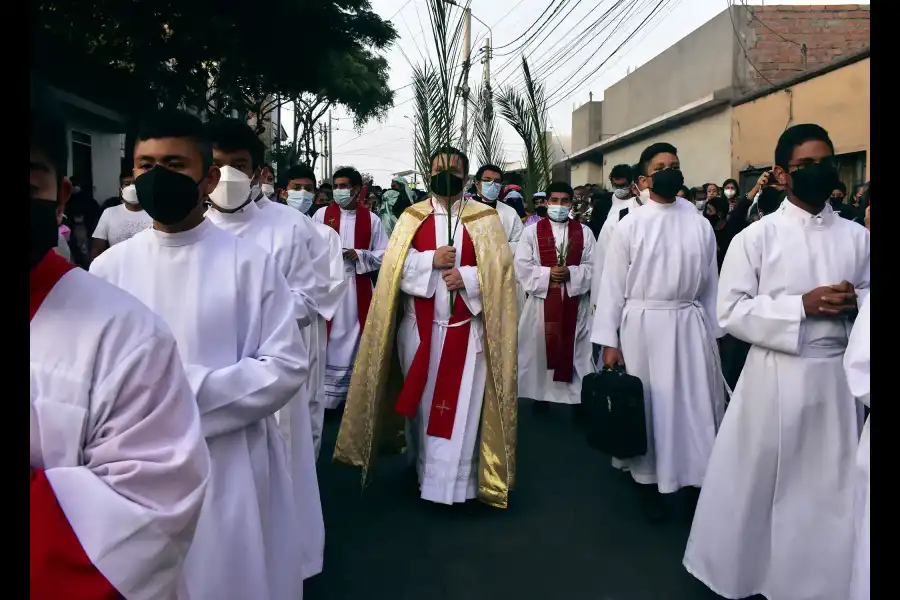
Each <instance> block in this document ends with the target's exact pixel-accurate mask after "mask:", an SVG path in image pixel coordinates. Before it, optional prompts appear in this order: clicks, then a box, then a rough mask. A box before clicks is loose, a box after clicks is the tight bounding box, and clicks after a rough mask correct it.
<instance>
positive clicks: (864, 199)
mask: <svg viewBox="0 0 900 600" xmlns="http://www.w3.org/2000/svg"><path fill="white" fill-rule="evenodd" d="M870 183H871V182H870V181H867V182H866V183H865V184H863V193H862V196H860V197H859V207H860V208H861V209H863V210H865V208H866V207H867V206H869V198H870V197H871V196H872V193H871V191H870V185H869V184H870Z"/></svg>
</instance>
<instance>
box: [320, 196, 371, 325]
mask: <svg viewBox="0 0 900 600" xmlns="http://www.w3.org/2000/svg"><path fill="white" fill-rule="evenodd" d="M371 214H372V213H371V211H369V209H368V208H366V207H365V206H363V205H362V203H361V202H360V201H359V200H357V201H356V227H355V228H354V230H353V248H354V249H355V250H369V246H371V244H372V217H371V216H370V215H371ZM325 224H326V225H328V226H329V227H331V228H332V229H334V230H335V231H337V233H338V235H340V234H341V207H340V206H338V205H337V203H335V202H332V203H331V204H329V205H328V206H327V207H326V208H325ZM371 303H372V277H371V273H364V274H362V275H360V274H357V275H356V312H357V314H358V315H359V331H360V333H362V330H363V327H365V325H366V317H367V316H368V315H369V305H370V304H371ZM326 326H327V330H328V336H329V337H330V336H331V321H328V322H327V325H326Z"/></svg>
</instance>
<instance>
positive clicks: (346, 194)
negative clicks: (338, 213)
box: [334, 190, 353, 208]
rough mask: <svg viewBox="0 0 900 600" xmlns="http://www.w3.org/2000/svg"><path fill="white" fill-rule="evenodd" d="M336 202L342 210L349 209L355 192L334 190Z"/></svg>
mask: <svg viewBox="0 0 900 600" xmlns="http://www.w3.org/2000/svg"><path fill="white" fill-rule="evenodd" d="M334 201H335V202H337V205H338V206H340V207H341V208H347V207H348V206H350V203H351V202H353V192H351V191H350V190H334Z"/></svg>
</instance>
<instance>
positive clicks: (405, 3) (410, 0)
mask: <svg viewBox="0 0 900 600" xmlns="http://www.w3.org/2000/svg"><path fill="white" fill-rule="evenodd" d="M410 2H412V0H406V2H404V3H403V6H401V7H400V8H399V10H397V12H395V13H394V14H393V15H391V17H390V18H389V19H388V21H393V20H394V17H396V16H397V15H399V14H400V13H401V12H403V9H404V8H406V6H407V5H408V4H409V3H410Z"/></svg>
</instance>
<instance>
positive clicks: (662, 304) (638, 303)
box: [625, 298, 733, 398]
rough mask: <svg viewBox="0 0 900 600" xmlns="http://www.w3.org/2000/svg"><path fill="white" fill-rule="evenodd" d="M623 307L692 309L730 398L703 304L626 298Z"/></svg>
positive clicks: (729, 391)
mask: <svg viewBox="0 0 900 600" xmlns="http://www.w3.org/2000/svg"><path fill="white" fill-rule="evenodd" d="M625 307H626V308H628V307H630V308H637V309H639V310H685V309H688V308H692V309H694V312H695V313H697V314H698V315H699V316H700V320H701V321H702V322H703V326H704V327H705V328H706V333H707V338H708V339H709V342H710V350H712V353H713V358H714V359H715V361H716V369H717V370H718V372H719V377H720V378H721V379H722V383H723V384H725V391H726V392H728V397H729V398H731V396H732V394H733V391H732V389H731V387H730V386H729V385H728V381H727V380H726V379H725V372H724V371H723V370H722V357H721V356H720V355H719V344H718V343H717V342H716V335H715V331H713V328H712V327H711V326H710V323H709V319H707V318H706V310H704V309H703V305H702V304H700V302H699V301H697V300H638V299H632V298H627V299H626V300H625Z"/></svg>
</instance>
